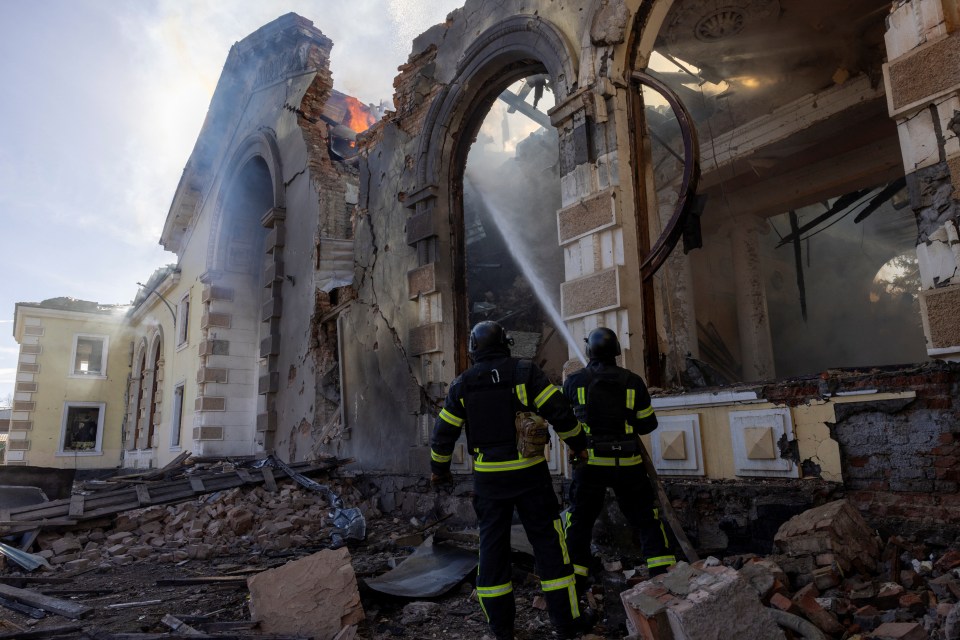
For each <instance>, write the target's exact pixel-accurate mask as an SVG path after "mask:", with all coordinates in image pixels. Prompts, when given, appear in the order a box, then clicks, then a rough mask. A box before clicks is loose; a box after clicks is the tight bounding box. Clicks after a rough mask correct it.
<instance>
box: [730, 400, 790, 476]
mask: <svg viewBox="0 0 960 640" xmlns="http://www.w3.org/2000/svg"><path fill="white" fill-rule="evenodd" d="M730 439H731V442H732V444H733V461H734V465H735V466H736V474H737V475H738V476H772V477H781V478H798V477H800V469H799V467H798V466H797V465H796V464H795V463H794V462H793V461H792V460H788V459H785V458H781V457H780V448H779V446H778V445H779V443H780V442H782V441H788V442H789V441H791V440H793V439H794V437H793V421H792V420H791V419H790V410H789V409H763V410H760V411H731V412H730Z"/></svg>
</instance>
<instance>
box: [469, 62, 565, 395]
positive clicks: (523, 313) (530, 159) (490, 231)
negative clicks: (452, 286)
mask: <svg viewBox="0 0 960 640" xmlns="http://www.w3.org/2000/svg"><path fill="white" fill-rule="evenodd" d="M553 104H554V98H553V93H552V91H551V87H550V81H549V79H548V77H547V76H546V75H533V76H528V77H527V78H524V79H523V80H520V81H518V82H515V83H513V84H511V85H510V86H509V87H507V89H506V90H505V91H503V93H501V94H500V96H499V99H498V100H497V101H495V102H494V104H493V105H492V106H491V108H490V110H489V112H488V113H487V114H486V117H485V118H484V120H483V122H482V124H481V125H480V128H479V132H478V133H477V136H476V140H475V142H474V144H473V146H472V147H471V148H470V151H469V154H468V156H467V163H466V171H465V173H464V180H463V217H464V237H463V243H464V260H465V265H464V267H465V268H464V273H465V279H466V286H465V291H466V297H467V304H466V314H467V316H468V319H467V324H468V326H470V327H472V326H473V325H474V324H476V323H477V322H481V321H483V320H494V321H497V322H499V323H501V324H502V325H503V326H504V327H505V328H506V329H507V331H508V333H509V334H510V335H511V336H512V337H513V339H514V342H515V344H514V347H513V354H514V355H515V356H518V357H523V358H530V359H532V360H533V361H534V362H535V363H536V364H537V365H538V366H540V367H541V368H542V369H543V370H544V371H545V372H546V373H547V375H548V376H549V377H550V379H551V380H552V381H553V382H556V383H558V382H560V379H561V377H562V372H563V365H564V363H565V362H566V361H567V359H568V349H567V344H566V341H565V338H564V337H563V333H564V330H565V329H564V328H562V322H561V321H560V319H559V313H558V311H557V310H558V309H559V307H560V305H559V297H560V283H561V282H563V277H564V266H563V252H562V251H561V249H560V246H559V243H558V240H557V222H556V212H557V210H558V209H559V208H560V167H559V144H558V137H557V132H556V129H554V127H553V126H552V125H551V124H550V120H549V117H548V116H547V114H546V112H547V110H548V109H550V108H551V107H552V106H553Z"/></svg>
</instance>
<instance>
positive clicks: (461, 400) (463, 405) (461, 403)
mask: <svg viewBox="0 0 960 640" xmlns="http://www.w3.org/2000/svg"><path fill="white" fill-rule="evenodd" d="M460 406H461V407H465V406H467V405H465V404H463V398H460Z"/></svg>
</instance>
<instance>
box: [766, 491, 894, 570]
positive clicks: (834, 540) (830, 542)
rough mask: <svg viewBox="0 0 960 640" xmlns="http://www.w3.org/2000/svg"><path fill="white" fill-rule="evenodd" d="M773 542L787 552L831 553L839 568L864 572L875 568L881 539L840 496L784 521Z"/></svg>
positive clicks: (806, 554)
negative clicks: (852, 568)
mask: <svg viewBox="0 0 960 640" xmlns="http://www.w3.org/2000/svg"><path fill="white" fill-rule="evenodd" d="M774 544H775V545H776V546H777V548H778V549H779V550H780V552H781V553H784V554H786V555H788V556H793V557H798V556H810V557H812V558H816V557H817V556H819V555H820V554H822V553H832V554H833V555H834V557H835V559H836V561H837V564H838V565H839V566H840V568H841V569H842V570H844V571H846V570H847V569H848V568H850V567H854V568H856V569H857V570H858V571H863V572H865V573H869V572H872V571H873V570H874V569H875V568H876V563H877V559H878V558H879V556H880V543H879V540H878V539H877V536H876V534H875V533H874V532H873V530H872V529H871V528H870V526H869V525H868V524H867V523H866V521H865V520H864V519H863V516H861V515H860V512H859V511H857V510H856V508H855V507H854V506H853V505H851V504H850V503H849V502H847V501H846V500H837V501H834V502H830V503H827V504H825V505H822V506H820V507H816V508H814V509H809V510H807V511H804V512H803V513H801V514H799V515H796V516H794V517H793V518H791V519H790V520H788V521H787V522H785V523H784V524H783V525H782V526H781V527H780V529H779V530H778V531H777V534H776V536H774Z"/></svg>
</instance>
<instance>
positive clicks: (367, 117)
mask: <svg viewBox="0 0 960 640" xmlns="http://www.w3.org/2000/svg"><path fill="white" fill-rule="evenodd" d="M344 99H345V101H346V104H347V115H346V117H345V118H344V121H343V124H345V125H346V126H348V127H350V128H351V129H353V130H354V131H356V132H357V133H362V132H364V131H366V130H367V129H369V128H370V127H372V126H373V125H374V123H376V121H377V119H376V118H375V117H374V116H373V114H372V113H370V110H369V109H368V108H367V107H366V105H364V104H363V103H362V102H360V101H359V100H357V99H356V98H354V97H353V96H344Z"/></svg>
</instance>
